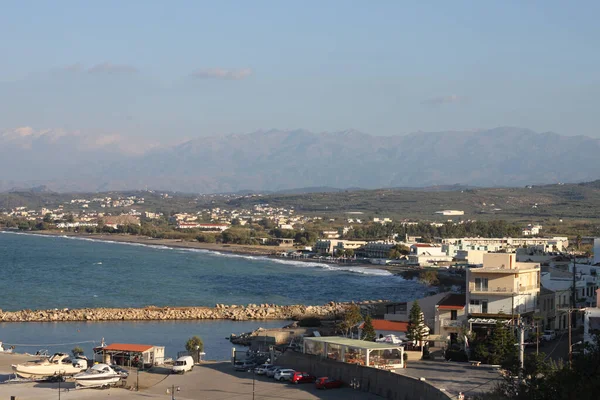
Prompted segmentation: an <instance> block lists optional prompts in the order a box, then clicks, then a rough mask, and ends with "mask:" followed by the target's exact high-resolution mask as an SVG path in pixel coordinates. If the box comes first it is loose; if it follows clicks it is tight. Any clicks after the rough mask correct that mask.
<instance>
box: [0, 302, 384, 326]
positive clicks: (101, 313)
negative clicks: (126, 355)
mask: <svg viewBox="0 0 600 400" xmlns="http://www.w3.org/2000/svg"><path fill="white" fill-rule="evenodd" d="M383 302H384V301H383V300H376V301H365V302H361V303H335V302H330V303H328V304H325V305H321V306H305V305H288V306H278V305H275V304H248V305H245V306H242V305H226V304H216V305H215V307H154V306H148V307H144V308H81V309H68V308H64V309H52V310H20V311H2V310H0V322H61V321H64V322H69V321H167V320H202V319H224V320H231V321H247V320H266V319H281V320H294V319H295V320H297V319H302V318H307V317H316V318H319V319H324V320H325V319H334V318H335V317H336V316H339V315H340V314H343V313H344V312H345V311H346V309H347V308H348V306H349V305H350V304H358V305H360V306H361V307H364V308H372V307H376V306H377V305H379V304H380V303H383Z"/></svg>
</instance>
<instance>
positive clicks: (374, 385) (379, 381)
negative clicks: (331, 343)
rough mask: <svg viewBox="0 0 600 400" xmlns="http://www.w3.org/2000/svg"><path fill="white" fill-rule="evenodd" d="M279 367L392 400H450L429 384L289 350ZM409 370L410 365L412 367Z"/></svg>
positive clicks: (280, 359)
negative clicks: (353, 385)
mask: <svg viewBox="0 0 600 400" xmlns="http://www.w3.org/2000/svg"><path fill="white" fill-rule="evenodd" d="M277 364H278V365H282V366H285V367H288V368H292V369H295V370H296V371H306V372H310V373H311V374H314V375H316V376H328V377H330V378H335V379H341V380H342V381H343V382H344V383H345V384H346V385H350V384H351V383H353V382H354V383H355V384H356V385H357V386H358V387H357V390H360V391H363V392H369V393H372V394H375V395H378V396H381V397H383V398H386V399H389V400H449V399H450V397H449V396H448V395H447V394H445V393H444V392H442V391H440V390H438V389H436V388H435V387H433V386H432V385H430V384H429V383H427V382H423V381H420V380H418V379H414V378H410V377H408V376H404V375H399V374H395V373H393V372H389V371H385V370H381V369H376V368H368V367H363V366H359V365H357V364H346V363H342V362H337V361H333V360H327V359H321V358H320V357H318V356H313V355H308V354H301V353H295V352H290V351H287V352H285V353H284V354H283V355H282V356H280V357H279V358H278V359H277ZM409 368H410V366H409Z"/></svg>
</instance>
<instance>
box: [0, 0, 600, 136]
mask: <svg viewBox="0 0 600 400" xmlns="http://www.w3.org/2000/svg"><path fill="white" fill-rule="evenodd" d="M0 4H1V6H2V12H1V13H0V132H2V131H3V130H12V129H16V128H19V127H32V128H33V129H37V130H42V129H60V130H65V131H76V132H83V133H85V134H87V135H121V136H124V137H132V138H136V140H137V139H142V138H144V139H146V140H148V141H159V142H161V143H169V142H177V141H181V140H184V139H188V138H193V137H201V136H213V135H223V134H230V133H246V132H252V131H256V130H260V129H271V128H276V129H297V128H303V129H308V130H312V131H316V132H321V131H340V130H346V129H356V130H359V131H363V132H366V133H369V134H373V135H399V134H407V133H411V132H417V131H445V130H473V129H486V128H493V127H497V126H518V127H525V128H531V129H533V130H535V131H538V132H545V131H554V132H557V133H560V134H564V135H587V136H592V137H599V138H600V129H598V126H599V122H600V119H599V118H600V117H599V114H600V113H598V110H600V68H599V65H600V51H598V43H599V40H600V24H598V23H597V16H598V15H599V12H600V2H598V1H595V0H592V1H585V0H580V1H577V2H565V1H552V0H545V1H526V2H524V1H510V0H503V1H491V0H490V1H475V0H474V1H460V0H455V1H426V0H421V1H397V0H390V1H385V0H378V1H367V0H365V1H355V0H339V1H337V0H326V1H323V0H319V1H311V0H305V1H292V0H289V1H276V0H275V1H261V0H253V1H245V0H239V1H227V0H219V1H201V0H196V1H183V0H178V1H151V0H143V1H135V0H128V1H109V0H103V1H92V0H90V1H67V0H59V1H54V2H42V1H27V0H19V1H9V0H2V1H0Z"/></svg>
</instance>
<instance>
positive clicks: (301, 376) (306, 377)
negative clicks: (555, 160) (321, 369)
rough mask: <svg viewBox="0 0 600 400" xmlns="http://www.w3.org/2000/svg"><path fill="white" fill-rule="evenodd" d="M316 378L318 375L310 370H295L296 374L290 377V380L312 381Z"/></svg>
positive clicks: (297, 381) (296, 381)
mask: <svg viewBox="0 0 600 400" xmlns="http://www.w3.org/2000/svg"><path fill="white" fill-rule="evenodd" d="M316 380H317V377H316V376H314V375H311V374H309V373H308V372H294V375H292V377H291V378H290V382H292V383H307V382H308V383H310V382H314V381H316Z"/></svg>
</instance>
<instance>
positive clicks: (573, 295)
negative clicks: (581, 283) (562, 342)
mask: <svg viewBox="0 0 600 400" xmlns="http://www.w3.org/2000/svg"><path fill="white" fill-rule="evenodd" d="M576 275H577V264H575V254H573V288H572V290H571V303H572V304H571V309H574V308H577V286H576V285H577V283H576ZM576 324H577V319H575V316H574V315H572V314H571V315H569V325H570V326H571V325H572V326H573V328H575V327H576ZM570 326H569V327H570ZM569 332H570V329H569ZM569 344H571V341H570V340H569Z"/></svg>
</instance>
